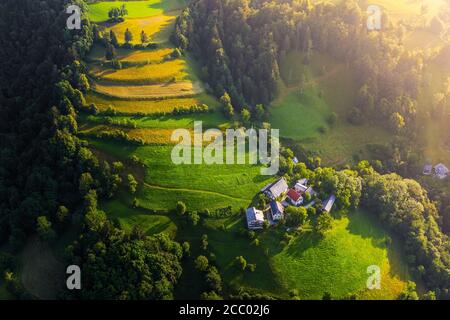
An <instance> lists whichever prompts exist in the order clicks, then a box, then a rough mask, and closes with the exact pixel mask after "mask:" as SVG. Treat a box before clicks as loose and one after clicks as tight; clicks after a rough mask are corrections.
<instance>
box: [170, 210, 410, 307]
mask: <svg viewBox="0 0 450 320" xmlns="http://www.w3.org/2000/svg"><path fill="white" fill-rule="evenodd" d="M244 228H245V223H244V218H243V217H241V216H235V217H230V218H225V219H207V221H206V223H205V226H203V227H196V229H195V232H194V230H193V229H192V228H191V227H188V226H183V227H181V228H180V230H179V233H178V238H179V239H180V240H183V241H184V240H189V241H191V242H192V243H196V242H200V238H201V235H202V234H207V235H208V242H209V248H210V250H211V251H212V252H213V253H214V255H215V261H216V264H217V265H218V266H219V267H220V270H221V272H222V274H223V276H224V283H227V284H228V286H229V288H228V289H229V290H238V289H240V288H245V289H246V290H248V291H250V292H255V293H263V294H270V295H273V296H276V297H279V298H288V297H289V291H291V290H292V289H296V290H297V291H298V292H299V295H300V297H301V298H302V299H321V298H322V296H323V294H324V293H325V292H328V293H330V294H331V295H332V297H333V298H337V299H342V298H346V297H349V296H350V295H354V296H356V297H357V298H359V299H396V298H397V297H398V295H399V294H400V293H401V292H402V290H403V289H404V287H405V283H406V282H405V281H406V280H408V279H410V276H409V274H408V271H407V267H406V265H405V264H404V263H403V260H402V257H400V256H399V253H398V252H401V250H400V249H399V248H397V247H396V246H397V243H396V241H395V240H394V241H393V242H392V243H391V242H390V240H388V239H389V237H388V235H387V233H386V232H385V231H383V228H382V227H381V226H380V225H379V224H378V223H377V222H376V221H375V220H374V219H373V217H371V216H370V215H369V214H368V213H366V212H364V211H357V212H352V213H351V214H350V215H349V217H343V218H339V219H337V220H335V222H334V226H333V228H332V230H330V231H329V232H328V233H327V234H326V236H325V237H324V238H323V239H321V238H318V237H316V236H314V235H313V233H312V232H311V231H309V230H305V231H304V232H303V233H302V234H301V235H299V236H294V238H293V239H292V240H291V241H290V243H288V244H287V243H286V242H285V241H283V234H284V232H285V231H283V230H281V229H271V230H270V231H267V232H261V233H258V239H259V240H260V244H259V246H255V245H254V244H252V241H251V240H249V238H248V237H246V236H244V235H242V232H241V231H242V230H243V229H244ZM195 254H202V251H201V250H199V251H197V252H195ZM240 255H242V256H243V257H244V258H245V259H246V260H247V263H251V264H256V270H255V271H254V272H250V271H242V270H241V269H239V268H238V267H237V266H236V265H235V263H234V260H235V258H236V257H237V256H240ZM371 265H377V266H379V267H380V269H381V275H382V277H381V289H380V290H374V291H372V290H368V289H367V287H366V282H367V279H368V276H369V275H368V273H367V267H369V266H371ZM186 272H188V273H190V272H193V270H186ZM191 280H192V279H184V280H183V281H184V282H182V283H181V287H183V286H187V285H188V283H189V282H190V281H191ZM180 291H181V292H180V298H183V288H181V289H180Z"/></svg>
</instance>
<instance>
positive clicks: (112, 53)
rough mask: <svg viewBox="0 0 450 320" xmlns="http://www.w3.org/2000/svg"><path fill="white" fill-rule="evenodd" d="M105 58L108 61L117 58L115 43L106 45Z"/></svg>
mask: <svg viewBox="0 0 450 320" xmlns="http://www.w3.org/2000/svg"><path fill="white" fill-rule="evenodd" d="M105 58H106V60H108V61H111V60H114V59H115V58H116V49H115V48H114V46H113V45H111V44H108V45H107V46H106V51H105Z"/></svg>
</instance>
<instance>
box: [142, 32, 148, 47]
mask: <svg viewBox="0 0 450 320" xmlns="http://www.w3.org/2000/svg"><path fill="white" fill-rule="evenodd" d="M147 42H148V36H147V34H146V33H145V31H144V30H142V32H141V43H142V44H145V43H147Z"/></svg>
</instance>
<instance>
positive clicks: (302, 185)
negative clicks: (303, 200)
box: [294, 182, 308, 193]
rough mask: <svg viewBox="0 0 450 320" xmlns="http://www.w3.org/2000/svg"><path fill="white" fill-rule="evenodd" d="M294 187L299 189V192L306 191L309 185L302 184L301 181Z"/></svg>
mask: <svg viewBox="0 0 450 320" xmlns="http://www.w3.org/2000/svg"><path fill="white" fill-rule="evenodd" d="M294 188H295V189H296V190H298V191H299V192H302V193H303V192H306V190H308V187H307V186H306V185H305V184H302V183H300V182H297V183H296V184H295V186H294Z"/></svg>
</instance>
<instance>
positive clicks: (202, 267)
mask: <svg viewBox="0 0 450 320" xmlns="http://www.w3.org/2000/svg"><path fill="white" fill-rule="evenodd" d="M208 267H209V261H208V258H207V257H205V256H198V257H197V259H195V268H196V269H197V270H199V271H201V272H205V271H206V270H208Z"/></svg>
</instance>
